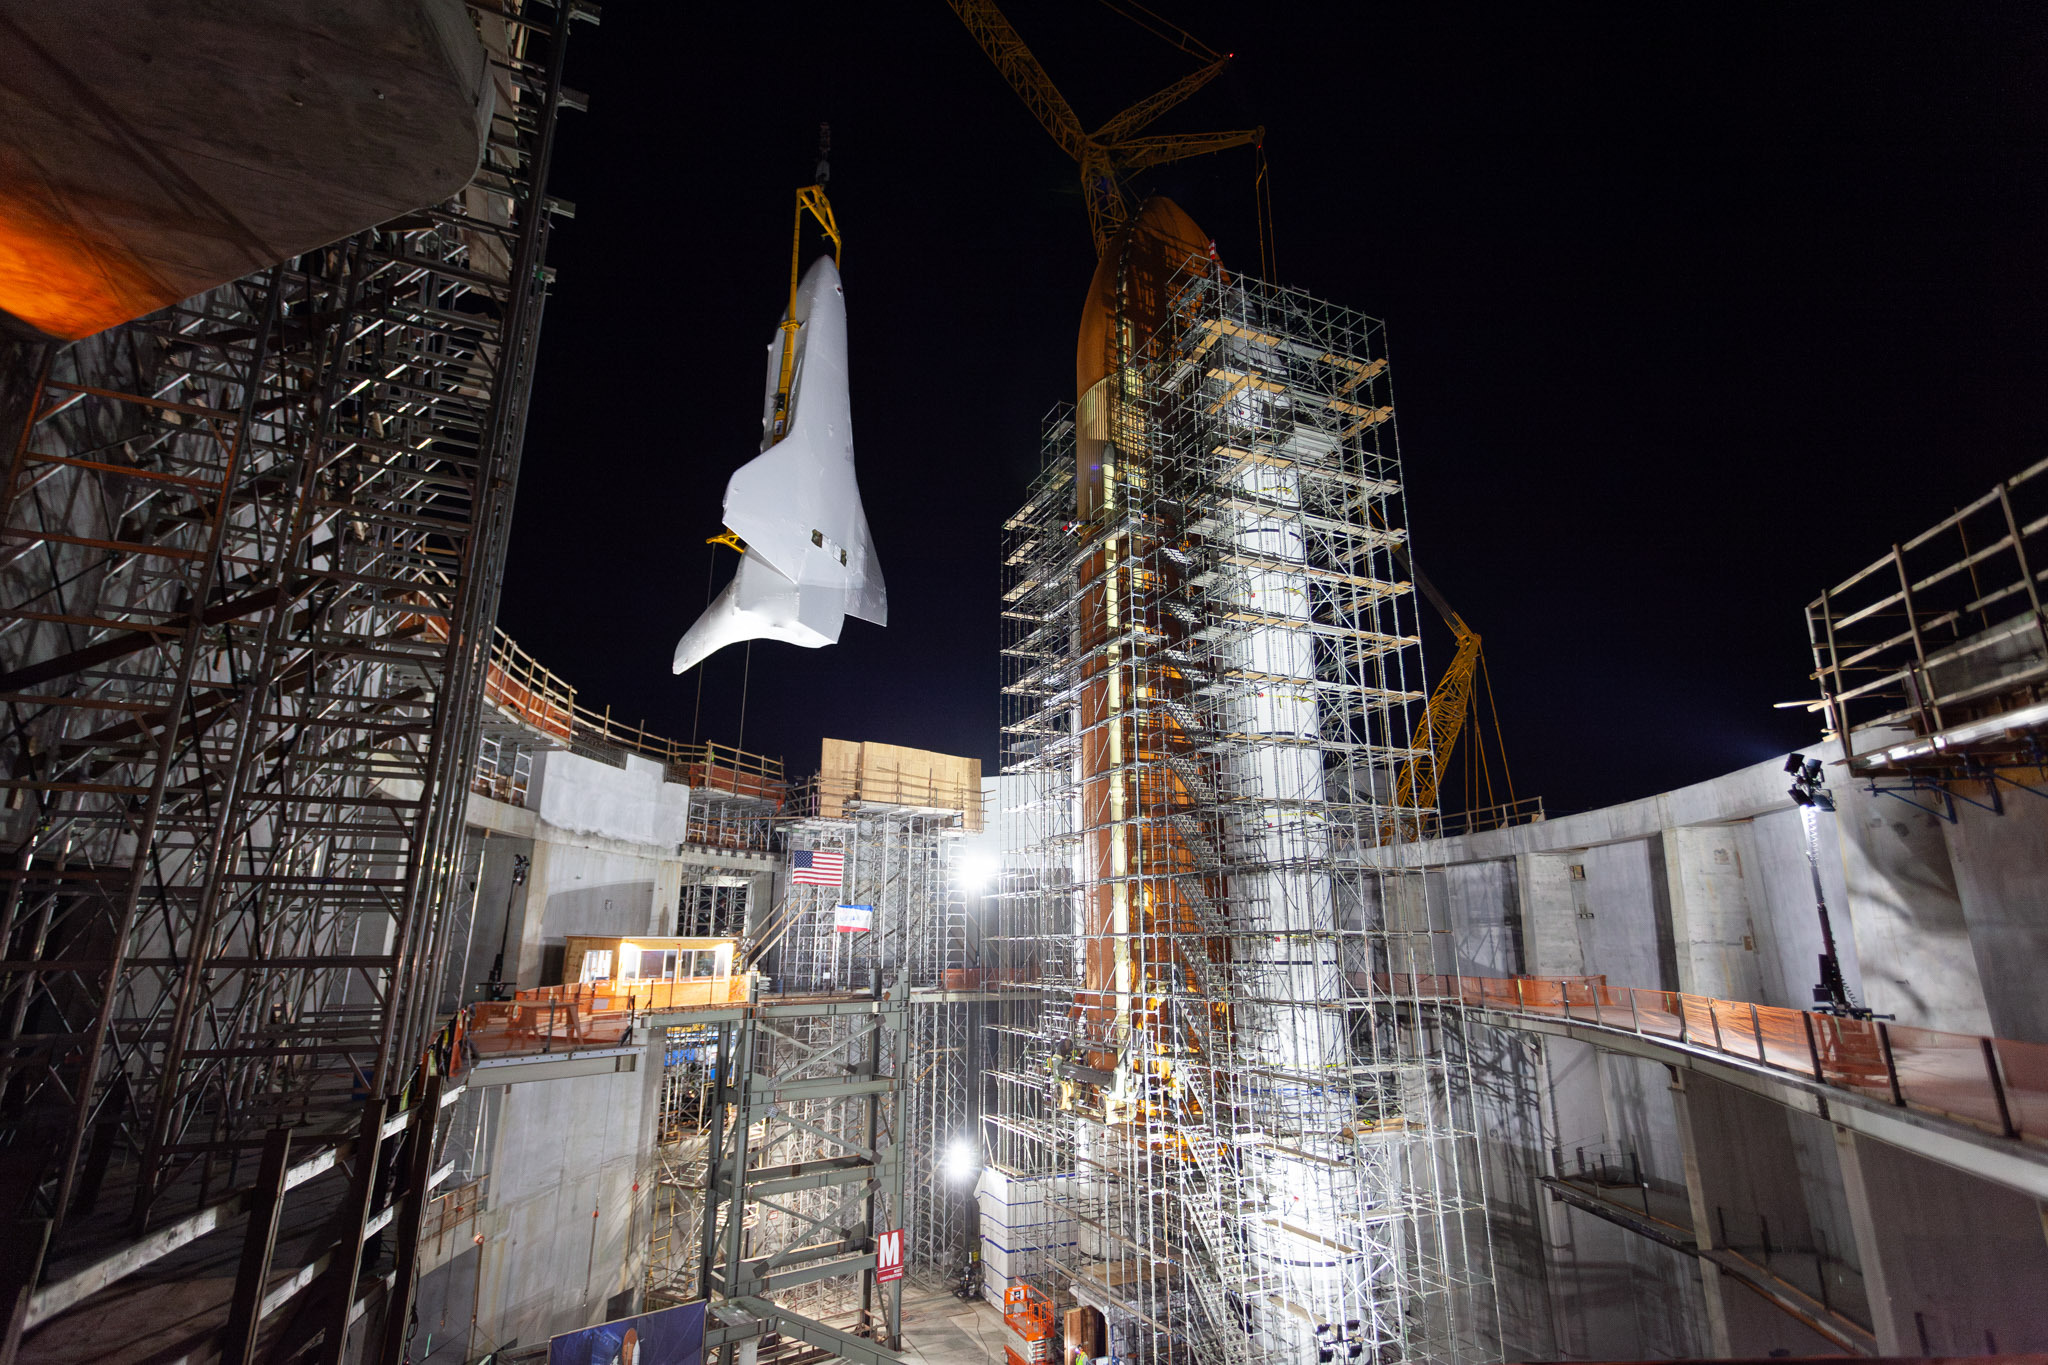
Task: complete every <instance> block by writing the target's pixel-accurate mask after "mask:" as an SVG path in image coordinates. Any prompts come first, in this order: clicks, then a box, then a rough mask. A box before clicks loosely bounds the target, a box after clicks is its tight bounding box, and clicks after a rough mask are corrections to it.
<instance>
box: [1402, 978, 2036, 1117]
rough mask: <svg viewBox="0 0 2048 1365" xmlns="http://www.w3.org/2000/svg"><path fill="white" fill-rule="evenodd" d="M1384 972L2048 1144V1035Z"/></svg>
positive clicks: (1411, 990)
mask: <svg viewBox="0 0 2048 1365" xmlns="http://www.w3.org/2000/svg"><path fill="white" fill-rule="evenodd" d="M1379 981H1380V983H1381V984H1382V985H1383V986H1384V987H1386V988H1387V989H1389V990H1390V991H1392V992H1393V993H1394V994H1395V995H1396V996H1398V997H1401V998H1404V999H1405V998H1418V999H1421V1000H1424V1001H1428V1000H1432V999H1435V1000H1443V1001H1446V1002H1457V1003H1461V1004H1464V1005H1468V1006H1472V1007H1475V1008H1479V1009H1489V1010H1499V1011H1502V1012H1505V1013H1511V1014H1527V1015H1539V1016H1547V1017H1551V1018H1564V1019H1569V1020H1572V1021H1574V1022H1577V1023H1582V1024H1592V1025H1594V1026H1596V1027H1599V1028H1608V1029H1618V1030H1621V1031H1622V1032H1625V1033H1634V1034H1639V1035H1641V1036H1642V1037H1645V1038H1658V1039H1662V1040H1665V1041H1667V1042H1673V1043H1677V1044H1680V1045H1681V1046H1685V1047H1693V1048H1704V1049H1706V1050H1709V1051H1712V1052H1719V1053H1723V1054H1725V1055H1727V1056H1729V1057H1732V1058H1736V1059H1738V1060H1741V1061H1745V1062H1754V1063H1759V1064H1761V1065H1764V1066H1768V1067H1771V1068H1773V1069H1774V1070H1778V1071H1786V1072H1792V1073H1794V1074H1797V1075H1799V1076H1802V1077H1805V1078H1807V1079H1810V1080H1814V1081H1818V1082H1819V1083H1821V1084H1823V1085H1828V1086H1833V1087H1835V1088H1837V1089H1841V1090H1850V1091H1855V1092H1857V1093H1858V1094H1862V1095H1865V1096H1869V1097H1872V1098H1876V1099H1879V1100H1882V1101H1885V1102H1887V1103H1890V1104H1894V1105H1897V1106H1899V1107H1901V1108H1905V1109H1915V1110H1919V1111H1921V1112H1923V1113H1928V1114H1937V1115H1940V1116H1941V1117H1943V1118H1949V1119H1954V1120H1957V1121H1958V1122H1962V1123H1967V1124H1969V1125H1971V1126H1973V1127H1976V1128H1982V1129H1985V1130H1987V1131H1989V1132H1992V1133H1997V1134H1999V1135H2001V1136H2004V1137H2008V1138H2014V1139H2017V1140H2020V1141H2025V1142H2029V1143H2038V1144H2043V1145H2048V1044H2042V1043H2022V1042H2015V1041H2013V1040H2011V1039H2009V1038H1985V1037H1980V1036H1977V1035H1974V1034H1962V1033H1942V1032H1939V1031H1937V1030H1934V1029H1923V1028H1912V1027H1909V1026H1907V1025H1903V1024H1894V1023H1891V1022H1889V1021H1887V1020H1883V1019H1845V1018H1840V1017H1838V1016H1835V1015H1832V1014H1813V1013H1809V1012H1808V1011H1805V1010H1792V1009H1780V1008H1778V1007H1776V1006H1772V1005H1758V1004H1754V1003H1752V1002H1750V1001H1746V1000H1716V999H1713V998H1711V997H1708V996H1703V995H1687V994H1685V993H1683V992H1680V991H1653V990H1637V989H1634V988H1631V987H1626V986H1610V985H1608V984H1607V979H1606V978H1605V977H1600V976H1580V977H1540V976H1517V977H1487V976H1416V975H1407V974H1397V975H1393V976H1385V975H1382V976H1380V977H1379Z"/></svg>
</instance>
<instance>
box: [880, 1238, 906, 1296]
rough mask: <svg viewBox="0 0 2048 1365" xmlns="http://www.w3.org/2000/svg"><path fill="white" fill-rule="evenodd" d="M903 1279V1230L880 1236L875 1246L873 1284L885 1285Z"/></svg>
mask: <svg viewBox="0 0 2048 1365" xmlns="http://www.w3.org/2000/svg"><path fill="white" fill-rule="evenodd" d="M902 1278H903V1229H902V1228H896V1229H895V1230H893V1231H891V1232H885V1233H883V1234H882V1239H881V1240H880V1241H879V1242H877V1243H876V1244H875V1283H876V1284H887V1283H889V1281H891V1280H900V1279H902Z"/></svg>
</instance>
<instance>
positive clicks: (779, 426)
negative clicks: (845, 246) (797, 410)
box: [768, 185, 840, 445]
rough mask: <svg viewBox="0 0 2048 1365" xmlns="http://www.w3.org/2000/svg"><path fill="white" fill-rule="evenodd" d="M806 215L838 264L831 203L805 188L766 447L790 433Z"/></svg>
mask: <svg viewBox="0 0 2048 1365" xmlns="http://www.w3.org/2000/svg"><path fill="white" fill-rule="evenodd" d="M806 213H809V214H810V215H811V216H812V217H813V218H816V219H817V220H818V226H819V227H821V228H823V229H824V230H825V235H826V236H827V237H830V238H831V239H832V264H833V265H835V266H836V265H838V264H839V252H840V242H839V224H838V222H837V221H836V220H834V218H833V217H832V201H831V200H830V199H827V198H826V197H825V187H824V186H823V185H806V186H804V187H803V188H802V189H800V190H798V191H797V192H796V230H795V231H794V232H793V233H791V234H790V240H789V309H788V311H787V312H785V313H784V314H783V315H782V373H781V375H780V376H779V377H778V378H777V379H776V381H775V424H774V429H773V430H772V431H771V433H770V439H769V442H768V444H769V445H774V444H775V443H776V442H777V441H780V440H781V439H782V438H783V437H784V436H786V435H788V434H789V389H790V385H791V384H793V383H795V381H796V334H797V330H798V323H797V320H796V287H797V283H798V281H799V279H800V277H801V275H802V265H803V248H804V214H806Z"/></svg>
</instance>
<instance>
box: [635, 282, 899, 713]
mask: <svg viewBox="0 0 2048 1365" xmlns="http://www.w3.org/2000/svg"><path fill="white" fill-rule="evenodd" d="M790 316H793V317H794V318H795V320H796V322H797V330H796V339H795V342H794V347H795V358H794V366H793V370H792V375H791V381H790V388H789V400H788V403H787V405H786V407H785V412H786V414H787V416H786V419H785V421H784V422H783V424H782V426H783V429H782V431H781V433H780V435H779V439H778V433H777V430H776V416H777V414H776V411H775V408H776V402H775V400H776V396H777V393H778V391H779V388H780V384H781V375H782V349H783V329H782V328H781V327H779V326H778V327H777V329H776V335H775V339H774V340H772V341H770V342H769V344H768V394H767V398H766V400H765V403H764V406H763V412H762V418H761V427H762V435H761V453H760V454H759V455H757V456H756V457H754V459H752V460H750V461H748V462H747V463H746V464H744V465H742V466H740V468H739V469H738V470H737V471H736V472H735V473H734V474H733V476H732V478H731V480H730V481H728V482H727V484H726V485H725V524H726V526H727V527H728V528H729V529H730V530H731V531H732V532H733V533H734V534H735V535H737V536H738V537H739V538H740V540H741V541H743V542H745V544H746V547H747V548H746V553H745V554H744V555H742V556H741V558H740V568H739V572H738V573H737V574H736V575H734V577H733V580H732V582H731V583H730V584H728V585H727V586H726V589H725V591H724V592H722V593H720V594H719V595H718V600H717V601H715V602H713V603H712V604H711V605H710V607H709V608H707V609H706V610H705V612H704V614H703V615H702V616H701V617H699V618H698V619H697V624H695V625H693V626H691V627H690V629H689V633H688V634H686V635H684V636H683V638H682V640H681V642H680V643H678V644H677V645H676V655H675V661H674V671H675V672H677V673H682V672H685V671H686V670H688V669H690V668H692V667H694V666H695V665H697V664H699V663H702V662H703V661H704V660H705V659H707V658H709V657H710V656H711V655H713V654H715V653H717V652H718V651H719V650H721V649H723V648H725V647H726V646H727V645H730V644H737V643H738V642H740V641H741V640H784V641H787V642H788V643H790V644H793V645H802V646H804V647H805V648H807V649H817V648H819V647H820V646H822V645H829V644H835V643H837V642H838V640H839V628H840V626H841V625H842V624H843V623H844V622H845V619H846V618H847V617H848V616H858V617H859V618H860V619H861V620H863V621H872V622H874V623H875V624H876V625H878V626H882V625H887V624H888V623H889V598H888V592H887V590H886V589H885V588H884V587H883V586H882V568H881V565H880V564H878V563H876V561H875V551H874V546H873V544H872V543H871V541H870V539H869V537H868V519H867V515H866V514H865V513H864V512H863V511H862V510H861V505H860V489H859V487H858V486H857V485H856V484H855V482H854V475H853V422H852V418H851V417H850V416H849V412H848V407H847V391H846V294H845V291H844V289H842V288H841V286H840V283H839V268H838V267H837V266H836V265H834V264H833V262H832V258H831V257H830V256H821V257H819V258H818V260H817V262H816V263H815V264H814V265H812V266H811V268H810V270H809V271H808V272H807V273H806V274H805V275H804V277H803V280H802V282H801V283H799V284H798V286H797V289H796V302H795V306H794V308H793V309H792V310H791V313H790Z"/></svg>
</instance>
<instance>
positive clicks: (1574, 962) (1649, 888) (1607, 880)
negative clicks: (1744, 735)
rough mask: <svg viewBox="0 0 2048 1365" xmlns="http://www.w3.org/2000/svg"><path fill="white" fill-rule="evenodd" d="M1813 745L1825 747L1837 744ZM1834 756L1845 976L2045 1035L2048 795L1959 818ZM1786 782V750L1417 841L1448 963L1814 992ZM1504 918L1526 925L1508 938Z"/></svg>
mask: <svg viewBox="0 0 2048 1365" xmlns="http://www.w3.org/2000/svg"><path fill="white" fill-rule="evenodd" d="M1865 747H1868V744H1867V743H1866V745H1865ZM1808 752H1809V754H1810V755H1811V756H1813V757H1818V758H1822V759H1824V760H1827V761H1829V762H1830V764H1831V765H1832V760H1833V758H1834V754H1835V750H1834V748H1833V746H1831V745H1816V746H1815V747H1814V748H1813V749H1811V750H1810V751H1808ZM1828 772H1829V777H1830V789H1831V790H1832V791H1833V792H1834V795H1835V798H1836V801H1837V805H1838V807H1839V808H1838V810H1837V811H1836V812H1834V813H1832V814H1826V813H1823V814H1820V815H1818V816H1816V817H1815V819H1816V829H1815V834H1816V838H1817V843H1818V848H1819V870H1820V880H1821V889H1822V892H1823V894H1824V895H1825V897H1826V899H1827V903H1828V907H1829V912H1830V916H1831V918H1832V920H1833V923H1834V929H1835V939H1836V947H1837V951H1838V953H1839V954H1840V957H1841V960H1842V969H1843V973H1844V975H1845V976H1846V977H1847V978H1848V981H1849V984H1850V987H1851V989H1852V990H1853V991H1855V992H1856V993H1857V995H1858V996H1859V998H1862V999H1864V1000H1865V1002H1866V1003H1868V1004H1869V1005H1870V1006H1871V1007H1872V1008H1873V1009H1876V1010H1878V1011H1879V1012H1881V1013H1886V1014H1891V1015H1895V1016H1897V1018H1898V1019H1899V1021H1900V1022H1901V1023H1907V1024H1914V1025H1918V1026H1920V1027H1924V1028H1938V1029H1946V1030H1949V1031H1951V1032H1958V1033H1986V1032H1991V1033H1996V1034H1997V1035H1998V1036H2000V1037H2006V1038H2017V1039H2023V1040H2027V1041H2042V1040H2048V992H2042V991H2040V990H2038V989H2037V988H2036V987H2035V985H2034V977H2035V973H2036V969H2037V967H2038V965H2039V964H2041V963H2043V962H2044V961H2048V895H2044V894H2043V888H2044V887H2048V801H2044V800H2042V799H2040V798H2039V797H2037V796H2034V795H2032V794H2030V793H2026V792H2016V791H2014V790H2013V789H2011V788H2007V790H2006V793H2005V796H2004V799H2003V801H2002V803H2001V804H2002V806H2003V809H2002V811H1992V810H1989V809H1985V808H1984V807H1982V806H1976V805H1971V804H1969V802H1967V801H1963V800H1958V801H1955V802H1954V803H1953V805H1952V809H1953V813H1954V816H1955V818H1954V820H1953V821H1951V820H1949V819H1948V818H1946V817H1947V816H1948V814H1949V813H1950V809H1951V808H1950V806H1947V805H1944V804H1943V803H1942V802H1941V801H1940V799H1939V797H1938V796H1934V795H1931V794H1928V793H1903V794H1901V793H1891V792H1881V793H1873V792H1871V791H1869V790H1868V789H1867V788H1866V787H1864V786H1859V785H1858V784H1857V783H1856V782H1855V781H1854V780H1852V779H1850V778H1849V777H1848V776H1847V774H1846V773H1845V771H1844V770H1843V769H1841V768H1840V767H1838V766H1830V768H1829V770H1828ZM1787 786H1788V779H1787V778H1786V776H1785V772H1784V763H1783V760H1782V759H1775V760H1772V761H1770V762H1766V763H1759V764H1756V765H1755V766H1753V767H1749V768H1744V769H1741V770H1739V771H1736V772H1733V773H1729V774H1727V775H1725V776H1723V777H1718V778H1715V779H1714V780H1712V781H1710V782H1702V783H1698V784H1696V785H1694V786H1690V787H1683V788H1680V789H1678V790H1677V791H1672V792H1666V793H1663V794H1662V795H1658V796H1653V797H1648V798H1646V799H1644V800H1641V801H1632V802H1629V803H1627V804H1624V805H1619V806H1609V807H1606V808H1603V809H1601V810H1595V811H1586V812H1582V813H1580V814H1577V815H1570V816H1564V817H1561V818H1559V819H1555V820H1549V821H1545V822H1540V823H1537V824H1532V825H1518V826H1516V827H1514V828H1512V829H1504V830H1489V831H1485V832H1483V833H1479V834H1472V835H1466V836H1462V837H1460V838H1456V839H1442V840H1434V841H1431V842H1429V843H1426V844H1423V845H1420V846H1418V847H1417V848H1415V849H1413V850H1409V851H1408V853H1407V857H1408V858H1411V859H1412V860H1414V861H1415V862H1418V863H1420V864H1421V865H1423V866H1425V867H1427V868H1429V869H1430V876H1429V878H1428V883H1429V887H1430V896H1431V899H1432V901H1433V902H1436V903H1434V904H1432V906H1431V909H1430V915H1431V919H1432V921H1433V922H1435V923H1439V924H1442V925H1446V926H1449V927H1451V928H1452V929H1453V930H1454V931H1455V940H1456V947H1455V953H1454V954H1453V953H1451V952H1448V951H1447V952H1445V953H1442V954H1440V955H1439V962H1438V969H1439V970H1445V971H1448V970H1454V969H1457V970H1464V971H1468V972H1482V971H1483V972H1488V973H1499V972H1504V971H1509V970H1512V967H1511V965H1510V964H1512V963H1513V962H1514V961H1515V959H1514V955H1513V952H1512V951H1511V949H1512V948H1513V947H1515V946H1519V949H1520V952H1521V959H1520V961H1521V963H1522V964H1523V966H1524V969H1525V970H1526V971H1528V972H1530V973H1533V974H1535V975H1577V974H1580V973H1593V974H1604V975H1606V976H1607V978H1608V980H1609V981H1610V982H1611V983H1613V984H1615V985H1627V986H1640V987H1651V988H1664V989H1682V990H1688V991H1693V992H1696V993H1699V994H1702V995H1714V996H1720V997H1722V998H1725V999H1735V1000H1754V1001H1756V1002H1758V1003H1759V1004H1766V1005H1780V1006H1785V1007H1789V1008H1795V1009H1799V1008H1806V1007H1808V1006H1810V1005H1811V1004H1812V1003H1813V995H1812V988H1813V986H1814V984H1815V983H1816V982H1817V981H1818V979H1819V969H1818V961H1817V959H1818V957H1819V954H1820V949H1821V939H1820V927H1819V917H1818V914H1817V912H1816V910H1815V906H1814V888H1813V874H1812V871H1811V870H1810V868H1809V866H1808V863H1807V857H1806V835H1805V830H1804V827H1803V824H1802V816H1801V813H1800V811H1799V809H1798V808H1797V807H1796V806H1794V805H1793V804H1792V802H1791V800H1790V799H1789V797H1788V796H1787V795H1786V787H1787ZM1973 790H1974V791H1975V795H1976V798H1977V799H1978V800H1980V801H1986V802H1987V803H1988V793H1987V792H1986V791H1984V790H1983V789H1982V788H1981V785H1980V786H1979V787H1977V788H1975V789H1973ZM1963 794H1964V795H1969V794H1970V792H1969V791H1964V792H1963ZM1904 796H1911V797H1912V798H1913V800H1907V799H1903V797H1904ZM1915 802H1917V803H1918V804H1915ZM1509 934H1512V935H1513V936H1514V937H1515V938H1517V939H1518V940H1519V942H1518V944H1509V945H1507V946H1506V947H1504V946H1503V938H1504V936H1507V935H1509ZM1453 962H1455V963H1456V967H1455V968H1454V967H1453Z"/></svg>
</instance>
